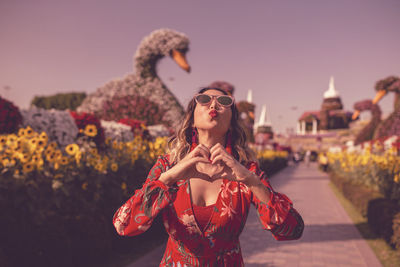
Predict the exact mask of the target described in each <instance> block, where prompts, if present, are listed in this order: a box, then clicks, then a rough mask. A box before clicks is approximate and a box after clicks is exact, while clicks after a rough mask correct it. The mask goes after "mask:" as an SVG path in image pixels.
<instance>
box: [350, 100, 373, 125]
mask: <svg viewBox="0 0 400 267" xmlns="http://www.w3.org/2000/svg"><path fill="white" fill-rule="evenodd" d="M372 106H373V104H372V100H371V99H367V100H363V101H358V102H357V103H355V104H354V106H353V108H354V112H353V114H352V117H351V119H352V120H356V119H358V117H359V116H360V113H361V112H362V111H364V110H371V109H372Z"/></svg>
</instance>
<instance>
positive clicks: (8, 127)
mask: <svg viewBox="0 0 400 267" xmlns="http://www.w3.org/2000/svg"><path fill="white" fill-rule="evenodd" d="M21 123H22V116H21V113H20V112H19V109H18V107H16V106H15V105H14V104H13V103H11V102H10V101H8V100H6V99H4V98H2V97H0V133H1V134H4V133H6V134H9V133H14V132H16V131H17V129H18V127H19V126H20V124H21Z"/></svg>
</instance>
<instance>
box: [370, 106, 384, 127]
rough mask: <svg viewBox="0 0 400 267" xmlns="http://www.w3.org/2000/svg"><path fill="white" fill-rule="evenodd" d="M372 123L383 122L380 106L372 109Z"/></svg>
mask: <svg viewBox="0 0 400 267" xmlns="http://www.w3.org/2000/svg"><path fill="white" fill-rule="evenodd" d="M371 115H372V118H371V123H374V122H379V121H380V120H381V116H382V111H381V109H380V108H379V106H378V105H373V106H372V108H371Z"/></svg>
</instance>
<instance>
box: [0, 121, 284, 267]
mask: <svg viewBox="0 0 400 267" xmlns="http://www.w3.org/2000/svg"><path fill="white" fill-rule="evenodd" d="M87 127H89V128H87ZM90 127H92V125H90V124H87V125H86V126H85V128H83V126H82V129H83V131H82V132H81V134H82V135H85V136H87V137H91V138H92V137H93V136H94V135H95V133H97V132H96V130H94V129H95V128H93V127H92V128H90ZM124 131H125V132H127V129H124ZM85 136H81V137H80V138H78V139H76V140H75V143H71V144H68V145H66V146H65V147H64V148H60V147H58V145H57V143H56V142H54V141H53V142H49V137H48V136H47V134H46V133H45V132H42V133H40V134H39V133H38V132H35V131H33V129H32V128H30V127H26V128H21V129H19V131H18V133H17V134H9V135H2V136H0V172H1V176H0V217H1V218H2V220H1V221H0V229H1V230H0V238H1V240H2V242H1V244H0V263H1V265H2V266H7V265H9V266H32V265H35V266H94V265H96V266H107V264H108V263H110V264H108V265H111V262H112V261H113V259H114V258H115V257H116V255H132V254H134V253H143V252H144V250H145V249H149V248H150V247H151V243H160V242H162V241H163V240H165V238H166V233H165V231H164V228H163V226H162V223H161V220H160V219H157V220H156V221H155V222H154V225H153V226H152V227H151V228H150V229H149V230H148V231H147V232H146V233H144V234H143V235H140V236H137V237H135V238H124V237H120V236H118V234H117V233H116V231H115V229H114V226H113V225H112V217H113V215H114V213H115V211H116V210H117V209H118V208H119V207H120V206H121V204H123V203H124V202H125V201H126V200H127V199H129V197H130V196H132V194H133V193H134V191H135V189H137V188H139V187H141V186H142V184H143V182H144V181H145V179H146V177H147V173H148V171H149V170H150V168H151V166H152V165H153V164H154V162H155V161H156V158H157V156H158V155H160V154H164V151H165V148H166V143H167V138H166V137H164V138H161V137H159V138H156V140H155V141H154V142H150V141H147V140H145V139H142V138H141V137H140V136H139V135H138V136H135V137H134V138H133V140H132V141H128V142H119V141H117V140H112V139H111V138H106V139H105V141H104V147H103V149H102V150H98V149H97V146H96V144H94V143H93V142H86V141H85V140H90V139H86V138H84V137H85ZM259 156H260V162H261V165H260V166H261V167H262V168H263V169H264V170H265V171H266V172H267V173H268V175H271V174H272V173H274V172H276V171H277V170H278V169H279V168H283V167H284V166H285V164H286V157H287V154H285V153H282V152H267V151H264V152H263V153H262V154H260V155H259ZM21 255H23V257H21Z"/></svg>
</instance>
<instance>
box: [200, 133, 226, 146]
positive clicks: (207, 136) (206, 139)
mask: <svg viewBox="0 0 400 267" xmlns="http://www.w3.org/2000/svg"><path fill="white" fill-rule="evenodd" d="M198 135H199V136H198V137H199V144H203V145H205V146H206V147H208V149H211V148H212V147H213V146H214V145H216V144H217V143H220V144H221V145H223V146H225V135H217V134H213V133H210V132H201V131H199V133H198Z"/></svg>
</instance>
